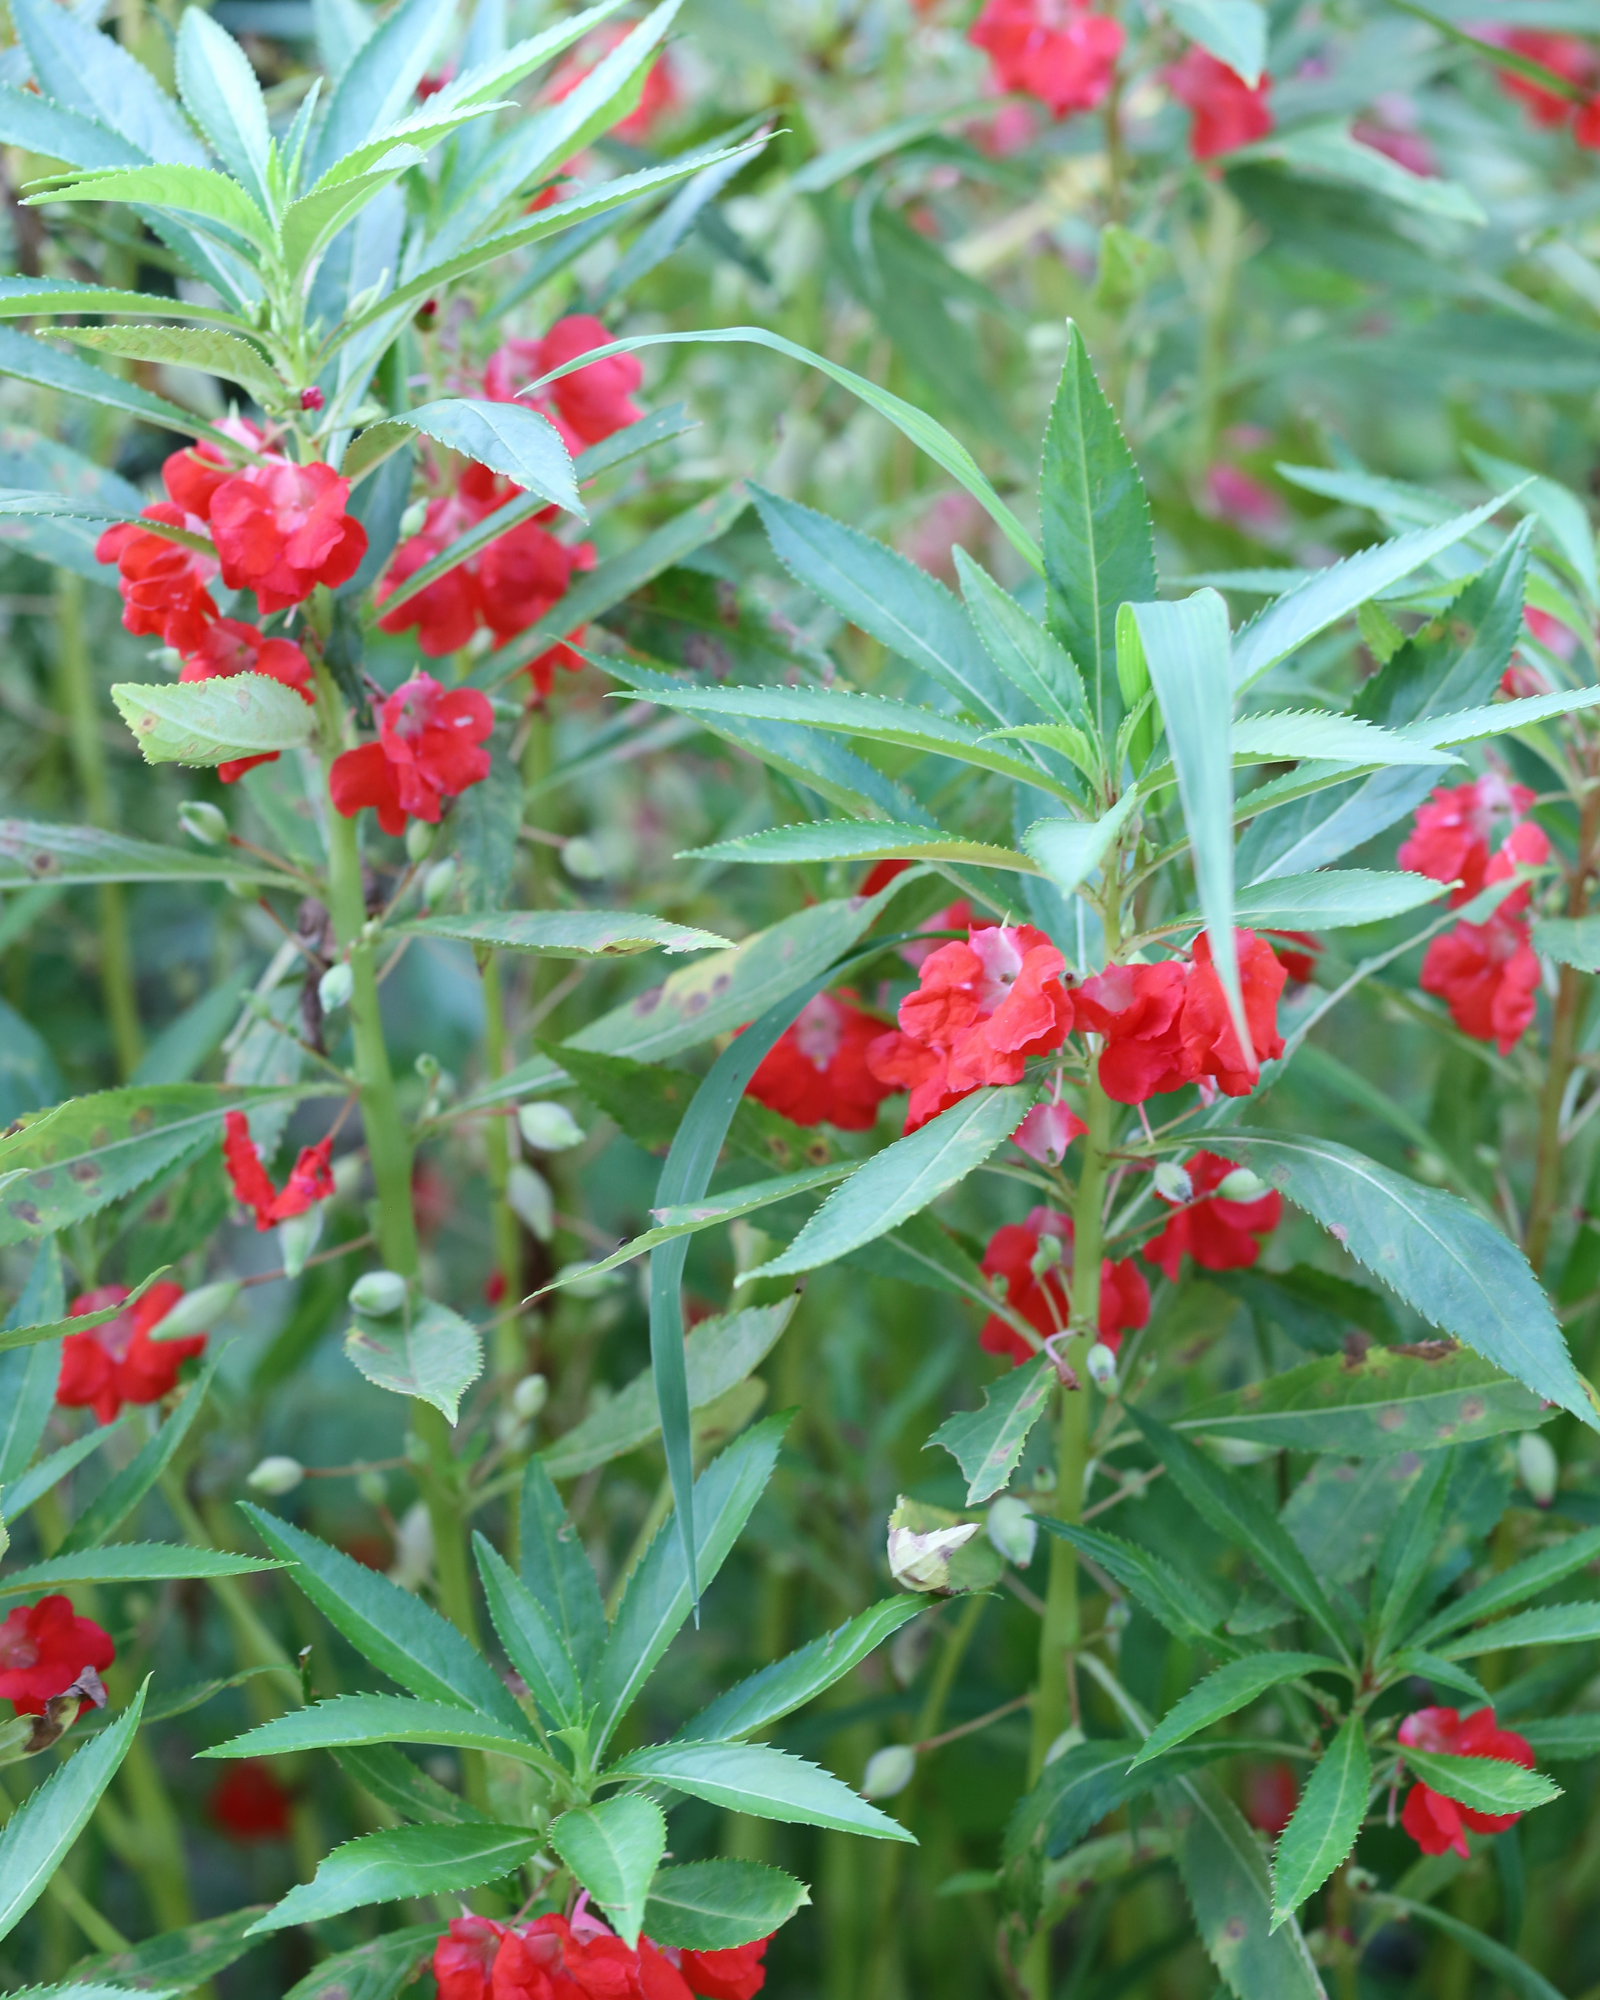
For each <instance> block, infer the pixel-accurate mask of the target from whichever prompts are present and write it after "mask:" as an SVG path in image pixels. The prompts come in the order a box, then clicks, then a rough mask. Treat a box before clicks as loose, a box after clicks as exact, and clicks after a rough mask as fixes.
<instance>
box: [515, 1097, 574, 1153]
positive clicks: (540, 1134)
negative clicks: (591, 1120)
mask: <svg viewBox="0 0 1600 2000" xmlns="http://www.w3.org/2000/svg"><path fill="white" fill-rule="evenodd" d="M517 1124H518V1125H519V1126H520V1127H521V1129H522V1136H523V1138H524V1139H526V1140H527V1142H528V1144H529V1145H530V1146H533V1147H535V1148H537V1150H538V1151H539V1152H541V1153H564V1152H565V1151H566V1150H567V1148H568V1147H569V1146H581V1145H582V1144H583V1127H582V1126H581V1125H580V1124H579V1123H578V1121H577V1119H576V1118H574V1117H573V1115H572V1113H571V1112H570V1111H569V1110H568V1109H567V1107H566V1106H565V1105H564V1104H552V1103H546V1102H541V1103H538V1104H519V1105H518V1106H517Z"/></svg>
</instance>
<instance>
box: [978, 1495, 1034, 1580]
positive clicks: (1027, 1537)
mask: <svg viewBox="0 0 1600 2000" xmlns="http://www.w3.org/2000/svg"><path fill="white" fill-rule="evenodd" d="M986 1525H987V1528H988V1531H989V1539H990V1541H991V1542H993V1543H994V1545H995V1547H996V1548H997V1549H998V1550H999V1551H1000V1553H1001V1555H1002V1556H1004V1557H1005V1559H1006V1561H1007V1562H1008V1563H1015V1564H1016V1566H1017V1568H1018V1569H1026V1568H1027V1567H1028V1565H1029V1563H1031V1562H1032V1561H1033V1552H1034V1550H1035V1549H1036V1548H1037V1547H1038V1545H1039V1524H1038V1522H1037V1521H1036V1520H1035V1519H1034V1518H1033V1515H1032V1514H1031V1513H1030V1512H1029V1510H1028V1505H1027V1502H1026V1501H1024V1500H1014V1499H1013V1498H1012V1497H1011V1495H1010V1494H1009V1493H1003V1494H1001V1496H1000V1498H999V1499H998V1500H996V1501H995V1503H994V1505H993V1506H992V1507H991V1508H990V1509H989V1518H988V1521H987V1523H986Z"/></svg>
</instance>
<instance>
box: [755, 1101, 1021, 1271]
mask: <svg viewBox="0 0 1600 2000" xmlns="http://www.w3.org/2000/svg"><path fill="white" fill-rule="evenodd" d="M1037 1094H1038V1092H1037V1090H1036V1088H1035V1086H1034V1085H1032V1084H1029V1083H1020V1084H1011V1085H1009V1086H1007V1087H1005V1088H1002V1089H999V1090H975V1091H974V1092H973V1093H972V1095H971V1096H970V1097H965V1098H963V1099H962V1100H961V1102H960V1103H959V1104H954V1105H952V1106H951V1107H950V1109H949V1110H948V1111H942V1112H941V1113H940V1114H939V1116H938V1117H937V1118H934V1119H930V1120H929V1122H928V1123H927V1124H926V1125H923V1126H921V1127H920V1128H919V1129H918V1130H917V1131H915V1132H913V1133H912V1134H911V1136H910V1137H909V1138H906V1139H896V1140H895V1142H894V1143H893V1145H890V1146H885V1147H884V1149H883V1151H882V1152H881V1153H874V1154H873V1156H872V1158H871V1159H869V1160H868V1161H866V1163H865V1164H864V1165H862V1166H860V1167H858V1168H857V1169H856V1171H855V1172H854V1173H853V1174H852V1175H851V1176H850V1178H849V1180H847V1181H846V1182H845V1183H844V1185H843V1186H842V1187H839V1188H836V1189H835V1190H834V1192H833V1193H832V1194H831V1195H829V1197H828V1199H827V1200H826V1201H825V1202H824V1203H823V1204H822V1206H821V1208H819V1209H818V1210H817V1212H816V1214H815V1215H814V1216H812V1218H811V1220H810V1221H809V1222H808V1223H807V1224H806V1226H805V1227H804V1228H803V1229H802V1230H801V1232H800V1234H799V1235H798V1236H797V1237H796V1238H795V1239H794V1241H793V1242H792V1243H791V1244H790V1245H789V1247H788V1249H787V1250H785V1251H784V1252H783V1253H782V1254H781V1255H780V1256H777V1257H774V1258H772V1259H771V1260H770V1261H769V1262H767V1263H765V1264H763V1265H761V1266H760V1268H759V1269H757V1270H754V1271H746V1272H744V1273H742V1274H741V1276H740V1279H739V1282H740V1283H741V1284H743V1283H746V1282H748V1281H749V1280H750V1279H753V1278H776V1277H779V1276H782V1275H784V1274H786V1273H789V1272H793V1271H813V1270H815V1269H816V1268H817V1266H818V1265H819V1264H831V1263H833V1262H835V1261H836V1260H837V1259H838V1258H840V1257H843V1256H845V1255H846V1254H847V1253H848V1252H850V1251H851V1250H855V1249H858V1248H859V1247H860V1246H861V1244H863V1243H870V1242H871V1241H872V1240H873V1239H874V1237H878V1236H882V1235H884V1234H886V1233H887V1232H888V1231H889V1230H891V1229H893V1228H894V1227H895V1225H896V1224H897V1223H900V1222H904V1221H905V1220H906V1218H907V1217H908V1216H912V1215H915V1214H916V1213H917V1212H918V1211H919V1210H920V1209H924V1208H926V1207H927V1206H928V1205H929V1203H930V1202H934V1201H937V1200H938V1198H939V1196H940V1195H942V1194H944V1193H945V1192H946V1191H947V1190H948V1189H950V1188H952V1187H954V1186H955V1185H956V1183H957V1182H958V1181H962V1180H965V1178H966V1177H967V1175H968V1174H970V1173H972V1172H973V1171H974V1169H976V1168H978V1167H981V1166H982V1165H983V1163H984V1161H985V1160H986V1159H988V1157H989V1155H990V1154H991V1153H992V1152H994V1151H995V1150H996V1148H997V1147H1000V1146H1003V1145H1004V1144H1005V1142H1006V1140H1007V1139H1009V1138H1010V1137H1011V1135H1012V1133H1013V1132H1015V1131H1016V1129H1017V1127H1018V1126H1019V1125H1020V1124H1021V1123H1022V1121H1023V1119H1024V1118H1025V1117H1026V1116H1027V1113H1028V1109H1029V1106H1030V1105H1031V1104H1032V1103H1033V1100H1034V1098H1035V1097H1036V1096H1037Z"/></svg>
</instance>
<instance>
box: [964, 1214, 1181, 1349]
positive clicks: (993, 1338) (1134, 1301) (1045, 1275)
mask: <svg viewBox="0 0 1600 2000" xmlns="http://www.w3.org/2000/svg"><path fill="white" fill-rule="evenodd" d="M1050 1238H1053V1239H1054V1240H1055V1241H1056V1242H1057V1243H1059V1244H1061V1245H1062V1247H1063V1252H1064V1254H1063V1256H1062V1258H1061V1261H1060V1262H1059V1263H1056V1264H1054V1265H1046V1266H1043V1267H1042V1269H1041V1271H1038V1272H1036V1271H1035V1270H1034V1268H1033V1266H1034V1260H1035V1259H1036V1258H1037V1257H1038V1255H1039V1246H1040V1244H1041V1243H1042V1242H1044V1241H1046V1240H1047V1239H1050ZM983 1271H984V1275H985V1276H986V1277H990V1278H995V1277H1000V1278H1004V1279H1005V1281H1006V1304H1007V1305H1008V1306H1010V1308H1011V1310H1012V1311H1013V1312H1014V1313H1020V1314H1021V1316H1022V1318H1023V1319H1025V1320H1026V1321H1027V1322H1028V1324H1029V1325H1030V1326H1031V1327H1032V1328H1033V1329H1034V1331H1035V1332H1036V1333H1037V1334H1038V1335H1039V1337H1040V1338H1041V1339H1043V1340H1048V1339H1049V1338H1050V1336H1051V1335H1052V1334H1056V1333H1063V1332H1065V1330H1066V1328H1067V1325H1068V1322H1069V1321H1070V1319H1071V1317H1072V1289H1071V1287H1072V1224H1071V1223H1070V1222H1069V1221H1068V1220H1067V1218H1066V1217H1065V1216H1064V1215H1057V1214H1055V1212H1054V1211H1053V1210H1051V1209H1048V1208H1036V1209H1034V1210H1032V1212H1031V1213H1030V1214H1029V1216H1028V1219H1027V1221H1026V1222H1008V1223H1006V1224H1004V1225H1003V1226H1002V1227H1001V1228H999V1229H997V1230H996V1231H995V1233H994V1234H993V1236H991V1237H990V1238H989V1247H988V1249H987V1250H986V1251H985V1252H984V1255H983ZM1149 1317H1150V1287H1149V1286H1148V1285H1147V1284H1146V1283H1145V1280H1144V1273H1143V1272H1142V1271H1141V1270H1140V1269H1139V1267H1138V1265H1137V1264H1135V1263H1133V1262H1131V1261H1130V1260H1124V1261H1123V1262H1121V1263H1116V1264H1114V1263H1112V1261H1111V1259H1110V1258H1109V1257H1107V1258H1105V1259H1104V1260H1103V1262H1102V1263H1101V1266H1100V1314H1099V1325H1098V1331H1099V1335H1100V1338H1101V1339H1102V1340H1103V1341H1104V1342H1105V1344H1106V1346H1107V1347H1109V1348H1110V1349H1111V1351H1112V1352H1113V1353H1115V1352H1116V1350H1117V1349H1118V1348H1119V1347H1120V1346H1121V1344H1122V1336H1123V1334H1124V1333H1126V1332H1129V1331H1130V1330H1132V1329H1133V1328H1135V1327H1141V1326H1143V1325H1144V1323H1145V1321H1146V1320H1147V1319H1148V1318H1149ZM978 1345H979V1346H980V1347H981V1348H982V1349H983V1350H984V1352H985V1353H986V1354H1009V1355H1010V1357H1011V1359H1012V1360H1013V1361H1015V1362H1017V1363H1018V1364H1019V1365H1020V1364H1021V1363H1022V1362H1024V1361H1031V1360H1032V1359H1033V1357H1034V1354H1035V1353H1036V1352H1037V1350H1036V1349H1035V1348H1032V1347H1030V1346H1029V1345H1028V1343H1027V1341H1026V1340H1024V1339H1023V1337H1022V1335H1021V1334H1020V1333H1019V1332H1018V1331H1017V1329H1016V1328H1015V1327H1014V1326H1012V1325H1010V1324H1009V1323H1008V1322H1007V1321H1006V1320H1004V1319H1002V1318H1001V1317H1000V1315H999V1314H998V1313H991V1314H990V1315H989V1317H988V1319H986V1320H985V1321H984V1323H983V1329H982V1331H981V1332H980V1333H979V1335H978Z"/></svg>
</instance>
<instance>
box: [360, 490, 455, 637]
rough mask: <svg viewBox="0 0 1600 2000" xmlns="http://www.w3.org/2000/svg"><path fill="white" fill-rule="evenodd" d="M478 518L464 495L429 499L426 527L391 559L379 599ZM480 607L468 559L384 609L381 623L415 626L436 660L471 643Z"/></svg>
mask: <svg viewBox="0 0 1600 2000" xmlns="http://www.w3.org/2000/svg"><path fill="white" fill-rule="evenodd" d="M478 518H479V517H478V515H477V513H476V512H475V510H473V509H472V508H470V507H468V506H466V505H464V504H463V502H462V500H461V497H460V495H459V494H455V493H447V494H442V495H440V496H439V497H438V498H437V499H433V500H430V501H429V502H428V508H427V512H426V514H425V515H424V517H423V522H422V527H421V529H420V530H419V531H418V532H417V533H416V534H414V535H410V536H408V537H407V538H406V540H405V541H403V542H402V543H401V544H400V546H399V548H397V549H396V550H395V552H394V554H393V556H392V557H391V558H390V560H389V567H388V568H387V569H386V570H385V571H384V573H383V576H382V578H381V579H380V581H379V584H378V588H377V591H376V592H375V596H376V599H377V602H378V603H379V604H380V605H381V604H383V603H384V602H385V601H386V600H387V599H388V598H390V597H392V596H393V595H394V593H395V592H396V591H397V590H398V589H399V588H400V586H401V584H403V583H409V582H410V581H411V579H412V577H414V576H415V575H416V574H417V572H418V571H419V570H423V569H426V568H427V567H428V565H429V563H431V562H436V561H437V560H438V558H439V557H440V556H442V555H443V554H444V553H445V551H446V550H447V549H448V548H449V547H450V545H451V543H452V542H454V541H456V540H458V539H459V538H460V537H461V536H462V535H464V534H465V533H466V532H467V530H468V529H469V528H473V527H475V526H476V525H477V521H478ZM479 609H480V607H479V602H478V579H477V570H476V567H475V565H474V564H473V563H472V562H471V561H470V560H469V561H467V562H464V563H457V565H456V566H455V568H454V569H451V570H446V571H445V573H444V575H443V576H441V577H436V578H435V580H434V581H433V582H432V583H430V584H429V585H428V586H427V588H426V589H424V590H419V591H418V592H416V594H415V595H414V596H412V597H408V598H407V599H406V601H405V603H404V604H401V605H397V606H396V607H395V609H394V610H393V611H389V612H386V613H384V615H383V616H382V617H380V618H379V620H378V627H379V630H380V631H384V632H406V631H413V630H414V631H415V632H416V635H417V644H418V646H419V647H420V648H421V650H422V651H423V652H424V653H425V654H426V655H427V657H428V658H429V659H430V660H436V659H438V658H440V657H441V655H443V654H445V653H454V652H457V651H459V649H460V648H461V647H463V646H464V645H466V643H467V641H468V640H469V639H470V638H471V637H472V635H473V633H474V632H476V631H477V629H478V614H479Z"/></svg>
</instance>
